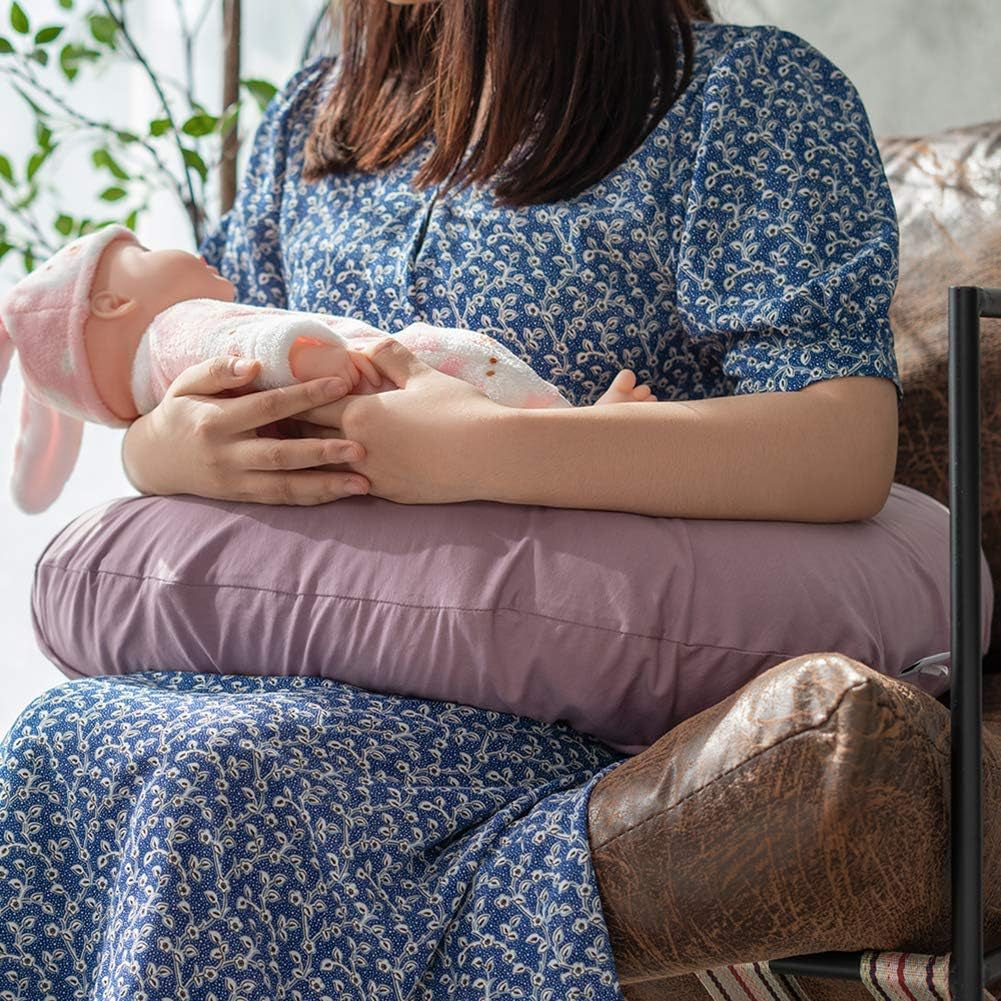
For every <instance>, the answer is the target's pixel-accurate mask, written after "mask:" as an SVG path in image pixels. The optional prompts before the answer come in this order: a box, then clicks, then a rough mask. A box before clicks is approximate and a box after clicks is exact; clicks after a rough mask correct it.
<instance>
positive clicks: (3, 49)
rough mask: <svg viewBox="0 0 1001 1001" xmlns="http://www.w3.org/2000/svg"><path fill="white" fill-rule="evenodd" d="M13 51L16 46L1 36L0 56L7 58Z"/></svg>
mask: <svg viewBox="0 0 1001 1001" xmlns="http://www.w3.org/2000/svg"><path fill="white" fill-rule="evenodd" d="M13 51H14V46H13V45H11V44H10V42H9V41H8V40H7V39H6V38H4V37H3V35H0V56H6V55H8V54H9V53H11V52H13Z"/></svg>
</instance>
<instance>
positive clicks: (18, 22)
mask: <svg viewBox="0 0 1001 1001" xmlns="http://www.w3.org/2000/svg"><path fill="white" fill-rule="evenodd" d="M10 24H11V27H12V28H13V29H14V30H15V31H16V32H18V34H21V35H27V34H28V32H29V31H31V25H30V23H29V22H28V15H27V14H25V12H24V10H23V9H22V7H21V5H20V4H19V3H17V2H16V0H15V2H14V3H12V4H11V5H10Z"/></svg>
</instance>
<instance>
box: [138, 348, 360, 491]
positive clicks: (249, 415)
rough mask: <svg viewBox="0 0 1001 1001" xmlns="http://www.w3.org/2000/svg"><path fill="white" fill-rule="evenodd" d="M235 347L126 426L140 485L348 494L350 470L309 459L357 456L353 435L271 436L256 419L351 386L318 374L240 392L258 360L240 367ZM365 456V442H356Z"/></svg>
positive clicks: (289, 411) (190, 372) (185, 375)
mask: <svg viewBox="0 0 1001 1001" xmlns="http://www.w3.org/2000/svg"><path fill="white" fill-rule="evenodd" d="M236 361H238V359H235V358H231V357H225V356H223V357H218V358H211V359H209V360H208V361H204V362H200V363H199V364H197V365H192V366H191V367H190V368H187V369H185V370H184V371H183V372H182V373H181V374H180V375H179V376H178V377H177V378H176V379H175V380H174V381H173V382H172V383H171V385H170V388H169V389H168V390H167V393H166V395H165V396H164V398H163V399H162V400H161V401H160V402H159V403H158V404H157V406H156V407H155V408H154V409H153V410H151V411H150V412H149V413H148V414H146V415H145V416H143V417H140V418H138V419H137V420H136V421H135V422H134V423H133V424H132V425H130V427H129V428H128V430H127V431H126V432H125V438H124V441H123V443H122V464H123V465H124V466H125V472H126V475H127V476H128V478H129V481H130V482H131V483H132V485H133V486H134V487H135V488H136V489H137V490H139V491H140V492H141V493H146V494H179V493H186V494H196V495H198V496H199V497H213V498H217V499H221V500H235V501H253V502H257V503H261V504H324V503H326V502H327V501H332V500H339V499H340V498H341V497H345V496H348V495H349V491H348V489H347V486H348V484H349V483H350V482H352V481H360V482H361V484H362V487H363V489H362V490H360V491H357V492H359V493H364V492H365V489H366V488H367V487H368V483H367V482H366V481H365V479H364V478H363V477H360V476H357V475H350V474H349V473H347V472H332V471H330V470H323V469H309V468H307V467H317V466H323V465H325V464H328V463H336V462H341V463H343V462H345V461H346V460H348V459H349V458H353V456H352V455H351V454H350V449H351V448H352V446H353V447H355V448H356V449H358V446H357V444H356V443H355V442H353V441H351V440H350V439H345V438H340V439H328V438H319V439H315V438H314V439H307V438H291V439H282V438H264V437H258V434H257V429H258V428H261V427H264V426H266V425H268V424H274V423H275V422H278V421H282V420H284V419H285V418H288V417H291V416H293V415H295V414H298V413H301V412H302V411H303V410H306V409H308V408H310V407H317V406H321V405H323V404H326V403H330V402H331V401H333V400H339V399H341V397H343V396H344V394H345V393H347V392H348V390H349V389H350V387H349V386H348V385H346V384H345V383H344V381H343V380H341V379H313V380H311V381H310V382H302V383H298V384H297V385H294V386H285V387H282V388H280V389H268V390H261V391H259V392H251V393H244V394H243V395H237V396H234V395H233V393H234V391H235V390H239V389H240V387H242V386H246V385H247V384H248V383H250V382H252V381H253V379H254V377H255V376H256V375H257V372H258V369H259V368H260V362H258V361H252V362H251V363H250V366H249V368H248V369H247V370H246V371H245V372H241V373H237V372H236V371H235V370H234V362H236ZM358 451H359V455H360V456H362V457H364V454H365V453H364V449H358Z"/></svg>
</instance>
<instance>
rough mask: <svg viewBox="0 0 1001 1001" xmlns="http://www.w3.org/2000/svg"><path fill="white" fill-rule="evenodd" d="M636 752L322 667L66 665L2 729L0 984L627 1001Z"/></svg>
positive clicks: (103, 1000) (137, 999)
mask: <svg viewBox="0 0 1001 1001" xmlns="http://www.w3.org/2000/svg"><path fill="white" fill-rule="evenodd" d="M621 758H622V756H621V755H618V754H616V753H615V752H613V751H611V750H610V749H607V748H605V747H604V745H601V744H599V743H597V742H596V741H593V740H590V739H588V738H585V737H583V736H580V735H578V734H576V733H575V732H574V731H572V730H570V729H569V728H568V727H564V726H555V725H551V724H546V723H540V722H535V721H533V720H528V719H524V718H522V717H518V716H511V715H506V714H503V713H495V712H489V711H485V710H481V709H474V708H470V707H467V706H461V705H457V704H454V703H448V702H430V701H423V700H420V699H407V698H402V697H399V696H389V695H379V694H376V693H373V692H368V691H364V690H362V689H359V688H354V687H352V686H350V685H345V684H341V683H339V682H335V681H329V680H326V679H322V678H289V677H283V678H277V677H275V678H251V677H244V676H233V675H230V676H223V677H219V676H215V675H199V674H190V673H181V672H176V673H168V672H149V673H146V674H137V675H131V676H129V677H101V678H88V679H86V680H80V681H73V682H69V683H67V684H65V685H62V686H60V687H58V688H56V689H54V690H52V691H50V692H48V693H46V694H45V695H44V696H41V697H40V698H38V699H36V700H35V701H34V702H33V703H32V704H31V705H30V706H29V707H28V709H26V710H25V712H24V713H22V714H21V716H20V718H19V719H18V720H17V721H16V723H15V724H14V726H13V728H12V729H11V731H10V732H9V733H8V734H7V736H6V738H5V740H4V741H3V742H2V743H0V886H3V887H4V891H3V893H2V895H0V998H2V999H4V1001H14V999H17V1001H49V999H60V1001H62V999H70V998H72V999H81V1001H82V999H93V1001H111V999H123V1001H124V999H125V998H128V999H129V1001H161V999H166V998H171V999H174V1001H181V999H185V1001H279V999H288V1001H292V999H301V1001H327V999H332V1001H343V999H347V998H352V999H354V998H357V999H365V1001H368V999H375V998H392V999H395V998H412V999H415V1001H417V999H424V1001H437V999H443V998H484V997H510V998H539V999H542V998H552V999H554V1001H557V999H570V1001H574V999H580V1001H583V999H593V1001H617V999H620V998H621V993H620V991H619V987H618V981H617V978H616V975H615V967H614V963H613V959H612V954H611V948H610V944H609V941H608V935H607V932H606V930H605V924H604V918H603V916H602V911H601V903H600V899H599V896H598V892H597V887H596V885H595V882H594V873H593V870H592V868H591V863H590V854H589V849H588V841H587V799H588V796H589V794H590V790H591V787H592V786H593V784H594V782H596V781H597V780H598V779H599V778H600V777H601V775H602V774H604V772H605V771H607V770H608V769H609V768H611V767H614V766H615V764H616V763H617V762H618V761H619V760H621Z"/></svg>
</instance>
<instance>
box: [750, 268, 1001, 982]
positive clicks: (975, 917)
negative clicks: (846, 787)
mask: <svg viewBox="0 0 1001 1001" xmlns="http://www.w3.org/2000/svg"><path fill="white" fill-rule="evenodd" d="M982 316H988V317H1001V288H981V287H979V286H976V285H950V286H949V562H950V566H951V579H950V597H951V610H950V611H951V623H952V633H951V638H952V645H951V649H952V651H953V654H952V656H951V665H950V666H951V667H952V675H953V677H952V685H951V688H950V693H949V708H950V712H951V714H952V719H951V738H950V764H951V800H952V807H951V815H950V818H949V827H950V831H949V837H950V844H951V853H952V953H951V958H950V962H949V987H950V991H951V994H952V1001H982V999H983V989H984V986H985V984H989V983H991V982H992V981H994V980H997V979H1001V949H998V950H995V951H994V952H992V953H989V954H988V955H987V956H985V955H984V898H983V850H984V825H983V802H982V798H983V797H982V793H983V760H982V753H981V752H982V748H981V735H982V727H983V684H982V678H981V647H980V634H981V629H982V623H981V616H980V600H981V595H980V536H981V526H980V317H982ZM861 959H862V953H861V952H816V953H811V954H809V955H804V956H788V957H786V958H784V959H773V960H771V961H770V962H769V964H768V965H769V967H770V968H771V969H772V970H774V971H775V972H776V973H784V974H791V975H793V976H796V975H799V976H814V977H824V978H836V979H841V980H861V979H862V976H861V970H860V966H859V964H860V961H861Z"/></svg>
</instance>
